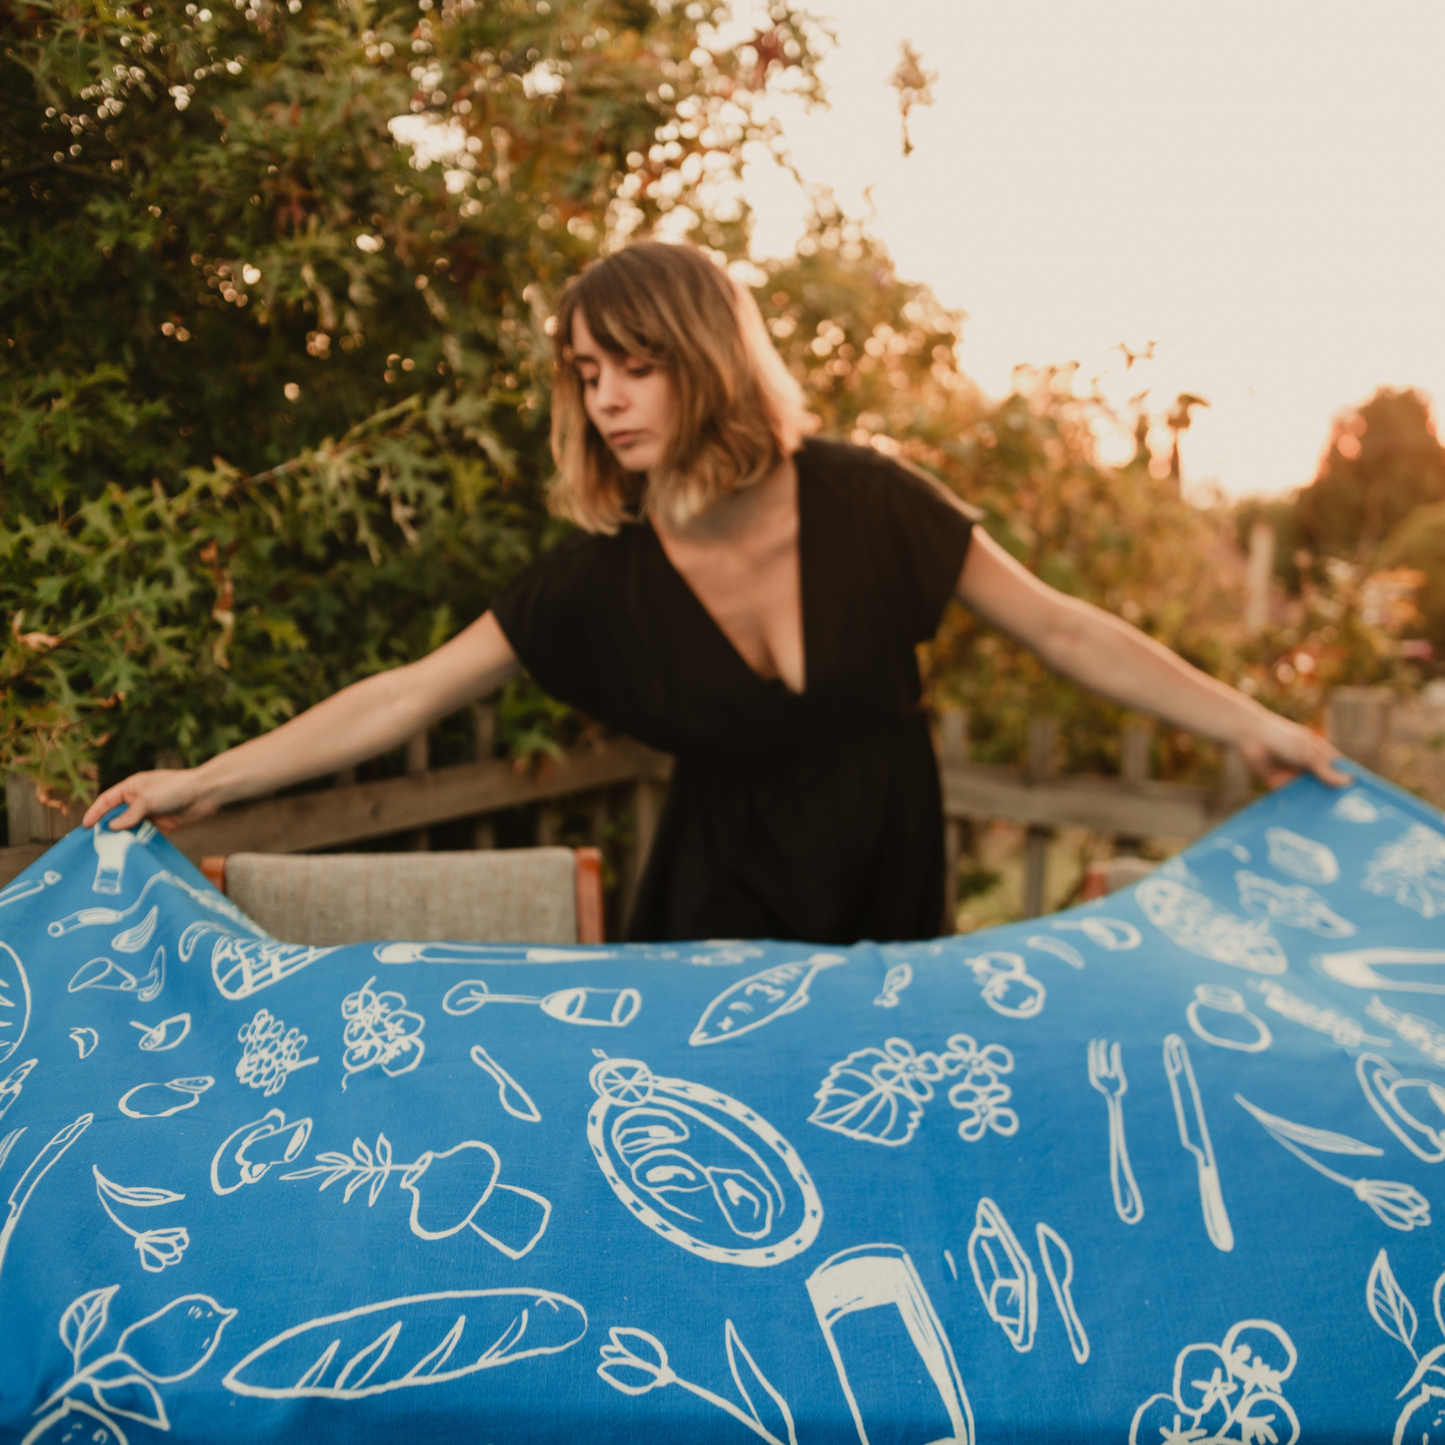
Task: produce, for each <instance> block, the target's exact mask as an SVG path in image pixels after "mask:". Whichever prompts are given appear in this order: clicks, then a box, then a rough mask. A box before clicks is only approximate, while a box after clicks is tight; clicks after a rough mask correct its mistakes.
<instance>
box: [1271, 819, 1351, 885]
mask: <svg viewBox="0 0 1445 1445" xmlns="http://www.w3.org/2000/svg"><path fill="white" fill-rule="evenodd" d="M1264 841H1265V844H1266V846H1267V847H1268V848H1269V861H1270V863H1271V864H1272V865H1273V866H1274V867H1276V868H1278V869H1279V871H1280V872H1281V873H1288V874H1289V876H1290V877H1291V878H1298V879H1299V881H1300V882H1301V883H1333V882H1334V881H1335V879H1336V878H1338V877H1339V876H1340V864H1339V859H1337V858H1336V857H1335V855H1334V851H1333V850H1332V849H1331V848H1329V847H1328V846H1327V845H1325V844H1324V843H1317V842H1315V840H1314V839H1313V838H1306V837H1304V836H1303V835H1301V834H1299V833H1292V832H1291V831H1290V830H1289V829H1288V828H1266V829H1265V830H1264Z"/></svg>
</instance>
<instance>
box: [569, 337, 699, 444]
mask: <svg viewBox="0 0 1445 1445" xmlns="http://www.w3.org/2000/svg"><path fill="white" fill-rule="evenodd" d="M572 364H573V366H574V367H576V369H577V376H578V379H579V380H580V382H581V384H582V405H583V407H584V408H585V409H586V412H587V416H588V419H589V420H590V421H591V422H592V425H593V426H595V427H596V428H597V430H598V431H599V432H601V434H602V439H603V440H604V441H605V442H606V443H607V445H608V446H609V447H610V448H611V449H612V454H613V455H614V456H615V457H616V458H617V460H618V461H619V462H621V463H622V465H623V466H624V467H626V468H627V470H628V471H629V472H647V471H651V470H652V468H653V467H656V466H658V465H660V463H661V462H662V459H663V457H664V456H665V455H666V453H667V447H668V443H669V442H670V441H671V440H672V430H673V411H674V406H673V391H672V377H671V375H670V374H669V373H668V372H667V371H666V370H665V369H664V368H662V367H660V366H658V365H657V364H656V363H655V362H651V361H647V360H645V359H644V358H642V357H638V356H617V355H615V354H614V353H613V352H610V351H606V350H604V349H603V348H602V347H601V346H599V345H598V344H597V342H596V341H594V340H593V338H592V333H591V331H589V330H588V328H587V320H586V318H585V317H584V316H583V315H582V313H581V311H580V310H579V311H578V312H577V313H576V315H575V316H573V318H572Z"/></svg>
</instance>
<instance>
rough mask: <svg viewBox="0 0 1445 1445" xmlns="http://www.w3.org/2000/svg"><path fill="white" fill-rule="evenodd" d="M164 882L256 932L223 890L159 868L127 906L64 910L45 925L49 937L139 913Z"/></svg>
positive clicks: (241, 926) (238, 924) (248, 931)
mask: <svg viewBox="0 0 1445 1445" xmlns="http://www.w3.org/2000/svg"><path fill="white" fill-rule="evenodd" d="M160 884H165V885H167V886H168V887H171V888H179V889H180V890H181V892H182V893H184V894H186V895H187V896H188V897H189V898H190V899H191V900H192V901H193V902H195V903H199V904H200V906H201V907H202V908H204V909H206V911H207V912H209V913H218V914H220V915H221V916H222V917H223V918H228V919H230V921H231V922H232V923H234V924H236V925H237V926H238V927H240V928H242V929H244V930H245V931H246V932H247V933H253V934H254V933H259V932H260V930H259V929H258V928H257V927H256V925H255V924H254V923H252V922H251V920H250V919H249V918H247V917H246V915H245V914H244V913H242V912H241V910H240V909H239V908H237V907H236V905H235V904H234V903H232V902H231V900H230V899H229V898H227V897H226V895H225V894H224V893H218V892H217V891H216V890H215V889H214V888H210V887H206V888H197V887H195V886H194V885H193V884H190V883H187V882H186V880H185V879H184V878H178V877H177V876H176V875H175V874H174V873H172V872H170V871H168V870H167V869H164V868H162V869H161V870H160V871H159V872H156V873H152V874H151V876H150V877H149V878H147V879H146V881H145V883H144V884H143V885H142V886H141V890H140V896H139V897H138V898H137V899H136V901H135V902H134V903H132V904H131V905H130V907H129V908H104V907H101V906H100V905H98V904H97V905H92V906H91V907H89V908H77V909H76V911H75V912H74V913H67V914H66V915H65V917H64V918H57V919H56V920H55V921H54V922H53V923H51V924H48V925H47V931H48V932H49V934H50V936H51V937H52V938H61V937H63V936H64V935H65V934H67V933H73V932H74V931H75V930H76V929H77V928H99V927H102V926H109V925H111V924H116V923H124V922H125V921H126V920H127V919H128V918H130V917H132V916H133V915H134V914H136V913H139V912H140V911H141V909H142V908H144V907H145V902H146V899H147V897H148V896H149V895H150V891H151V889H153V888H156V887H158V886H159V885H160ZM189 956H190V955H189V954H183V955H182V958H183V959H184V958H188V957H189Z"/></svg>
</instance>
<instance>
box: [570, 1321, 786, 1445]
mask: <svg viewBox="0 0 1445 1445" xmlns="http://www.w3.org/2000/svg"><path fill="white" fill-rule="evenodd" d="M607 1337H608V1343H607V1344H605V1345H603V1346H602V1350H601V1354H602V1363H601V1364H600V1365H598V1366H597V1373H598V1374H599V1375H601V1376H602V1378H603V1379H604V1380H606V1381H607V1383H608V1384H609V1385H611V1386H612V1388H613V1389H614V1390H620V1391H621V1392H622V1393H623V1394H624V1395H645V1394H647V1393H648V1391H649V1390H662V1389H666V1388H667V1386H668V1385H676V1386H678V1387H679V1388H680V1389H683V1390H686V1391H687V1392H688V1394H690V1395H696V1396H697V1398H698V1399H699V1400H705V1401H706V1402H707V1403H708V1404H709V1405H712V1406H714V1407H715V1408H716V1409H719V1410H725V1411H726V1412H727V1413H728V1414H729V1415H731V1416H732V1417H733V1419H734V1420H736V1421H737V1422H738V1423H739V1424H740V1425H746V1426H747V1428H748V1429H749V1430H751V1431H752V1432H753V1434H754V1435H756V1436H757V1437H758V1438H759V1439H760V1440H766V1441H767V1442H768V1445H798V1435H797V1431H796V1430H795V1429H794V1426H793V1412H792V1411H791V1410H790V1409H789V1408H788V1402H787V1401H786V1400H785V1399H784V1398H783V1397H782V1396H781V1395H780V1394H779V1393H778V1392H777V1390H775V1389H774V1388H773V1385H772V1382H771V1381H770V1380H769V1379H768V1377H767V1376H766V1375H765V1374H763V1372H762V1371H761V1370H760V1369H759V1368H758V1363H757V1361H756V1360H755V1359H753V1357H752V1356H751V1355H750V1354H749V1353H748V1350H747V1346H746V1345H744V1344H743V1342H742V1340H741V1338H739V1336H738V1332H737V1327H736V1326H735V1325H734V1324H733V1322H732V1321H731V1320H728V1321H727V1323H726V1324H725V1325H724V1326H723V1349H724V1350H725V1352H726V1354H727V1360H728V1370H729V1372H730V1373H731V1375H732V1377H733V1384H734V1385H736V1386H737V1390H738V1394H739V1395H741V1396H742V1398H743V1404H744V1405H746V1406H747V1409H746V1410H743V1409H741V1408H739V1407H738V1406H737V1405H734V1404H733V1402H732V1401H731V1400H728V1399H724V1398H723V1396H721V1395H715V1394H714V1393H713V1392H712V1391H711V1390H705V1389H704V1388H703V1387H702V1386H701V1385H694V1384H693V1383H692V1381H691V1380H684V1379H683V1378H682V1376H681V1375H679V1374H678V1373H677V1371H676V1370H674V1369H673V1368H672V1366H671V1365H669V1364H668V1362H667V1349H666V1347H665V1346H664V1345H663V1343H662V1341H661V1340H659V1339H658V1338H657V1336H656V1335H653V1334H649V1333H648V1332H647V1331H646V1330H633V1329H626V1328H615V1329H610V1330H608V1331H607ZM747 1380H751V1381H752V1383H753V1384H754V1385H755V1386H756V1387H757V1389H758V1390H760V1391H761V1394H760V1395H759V1396H758V1399H757V1400H754V1399H753V1397H752V1395H751V1394H749V1392H748V1387H747ZM760 1407H761V1408H760ZM764 1415H766V1416H767V1417H768V1419H770V1420H771V1421H772V1422H773V1425H772V1428H770V1427H769V1426H768V1425H767V1424H766V1423H765V1422H764V1418H763V1417H764Z"/></svg>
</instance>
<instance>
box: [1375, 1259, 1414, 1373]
mask: <svg viewBox="0 0 1445 1445" xmlns="http://www.w3.org/2000/svg"><path fill="white" fill-rule="evenodd" d="M1365 1304H1366V1306H1367V1307H1368V1308H1369V1311H1370V1318H1371V1319H1373V1320H1374V1322H1375V1323H1376V1324H1377V1325H1379V1327H1380V1328H1381V1329H1382V1330H1384V1332H1385V1333H1386V1334H1387V1335H1389V1336H1390V1338H1391V1339H1392V1340H1399V1342H1400V1343H1401V1344H1402V1345H1404V1347H1405V1348H1406V1349H1407V1350H1409V1352H1410V1353H1411V1354H1412V1355H1415V1329H1416V1326H1417V1325H1418V1323H1419V1321H1418V1319H1417V1317H1416V1314H1415V1306H1414V1305H1412V1304H1411V1303H1410V1297H1409V1296H1408V1295H1407V1294H1406V1293H1405V1291H1404V1290H1402V1289H1401V1288H1400V1285H1399V1281H1398V1280H1396V1278H1395V1271H1394V1270H1392V1269H1391V1268H1390V1260H1389V1258H1388V1256H1387V1255H1386V1253H1385V1251H1384V1250H1383V1249H1382V1250H1381V1251H1380V1252H1379V1254H1377V1255H1376V1256H1375V1263H1374V1264H1373V1265H1372V1266H1371V1268H1370V1278H1369V1280H1368V1281H1367V1282H1366V1284H1365ZM1415 1358H1416V1359H1417V1360H1418V1359H1419V1358H1420V1357H1419V1355H1415Z"/></svg>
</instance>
